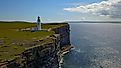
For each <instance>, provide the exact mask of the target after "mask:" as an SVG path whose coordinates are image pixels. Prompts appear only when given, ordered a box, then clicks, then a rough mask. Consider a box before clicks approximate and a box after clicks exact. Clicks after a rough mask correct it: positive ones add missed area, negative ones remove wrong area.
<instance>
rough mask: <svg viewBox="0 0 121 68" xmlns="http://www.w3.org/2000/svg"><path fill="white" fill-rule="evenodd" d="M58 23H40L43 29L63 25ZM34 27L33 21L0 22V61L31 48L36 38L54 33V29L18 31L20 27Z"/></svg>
mask: <svg viewBox="0 0 121 68" xmlns="http://www.w3.org/2000/svg"><path fill="white" fill-rule="evenodd" d="M64 25H65V23H60V24H56V23H54V24H42V28H43V29H49V28H58V27H61V26H64ZM32 27H36V24H35V23H31V22H17V21H14V22H2V21H1V22H0V62H4V61H8V60H12V59H14V58H16V56H17V55H18V54H21V53H22V52H23V51H25V50H26V49H27V48H31V47H33V45H34V46H36V45H38V44H36V42H37V40H40V39H43V38H46V37H47V36H51V35H53V34H54V31H47V30H41V31H35V32H31V30H30V31H19V30H20V29H26V28H32ZM49 42H52V39H45V40H43V41H41V43H39V44H42V43H49Z"/></svg>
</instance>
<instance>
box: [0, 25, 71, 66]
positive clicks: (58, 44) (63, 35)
mask: <svg viewBox="0 0 121 68" xmlns="http://www.w3.org/2000/svg"><path fill="white" fill-rule="evenodd" d="M55 24H56V25H59V24H57V23H55ZM55 24H50V25H55ZM61 24H62V23H61ZM69 28H70V27H69V24H67V23H66V24H65V23H64V25H63V26H60V27H56V28H49V29H48V30H51V31H54V32H55V34H54V35H52V36H49V37H46V38H44V39H42V40H49V42H47V43H46V42H45V43H41V41H42V40H41V41H39V40H38V42H37V43H39V44H34V46H31V47H29V48H26V49H25V51H24V52H22V53H21V54H18V55H16V58H15V59H12V60H8V61H5V62H1V63H0V68H59V62H60V59H61V54H62V52H63V51H64V50H66V51H67V50H69V49H70V48H66V47H67V46H70V30H69Z"/></svg>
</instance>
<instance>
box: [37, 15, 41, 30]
mask: <svg viewBox="0 0 121 68" xmlns="http://www.w3.org/2000/svg"><path fill="white" fill-rule="evenodd" d="M37 30H41V18H40V17H39V16H38V18H37Z"/></svg>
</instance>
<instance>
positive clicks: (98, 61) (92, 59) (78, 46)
mask: <svg viewBox="0 0 121 68" xmlns="http://www.w3.org/2000/svg"><path fill="white" fill-rule="evenodd" d="M70 25H71V42H72V44H73V45H74V46H75V49H74V50H72V51H71V52H70V53H69V54H67V55H66V56H65V58H64V64H63V68H121V24H111V23H106V24H104V23H103V24H98V23H95V24H94V23H93V24H89V23H86V24H84V23H83V24H70Z"/></svg>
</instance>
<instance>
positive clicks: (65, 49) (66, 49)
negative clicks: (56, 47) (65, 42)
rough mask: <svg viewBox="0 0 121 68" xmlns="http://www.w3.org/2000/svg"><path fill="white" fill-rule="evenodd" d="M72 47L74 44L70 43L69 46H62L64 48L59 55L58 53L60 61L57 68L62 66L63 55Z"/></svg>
mask: <svg viewBox="0 0 121 68" xmlns="http://www.w3.org/2000/svg"><path fill="white" fill-rule="evenodd" d="M72 48H74V46H72V45H70V46H66V47H64V49H63V50H62V51H61V55H60V62H59V68H62V65H63V62H64V56H65V55H66V54H68V53H69V52H70V51H71V49H72Z"/></svg>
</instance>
